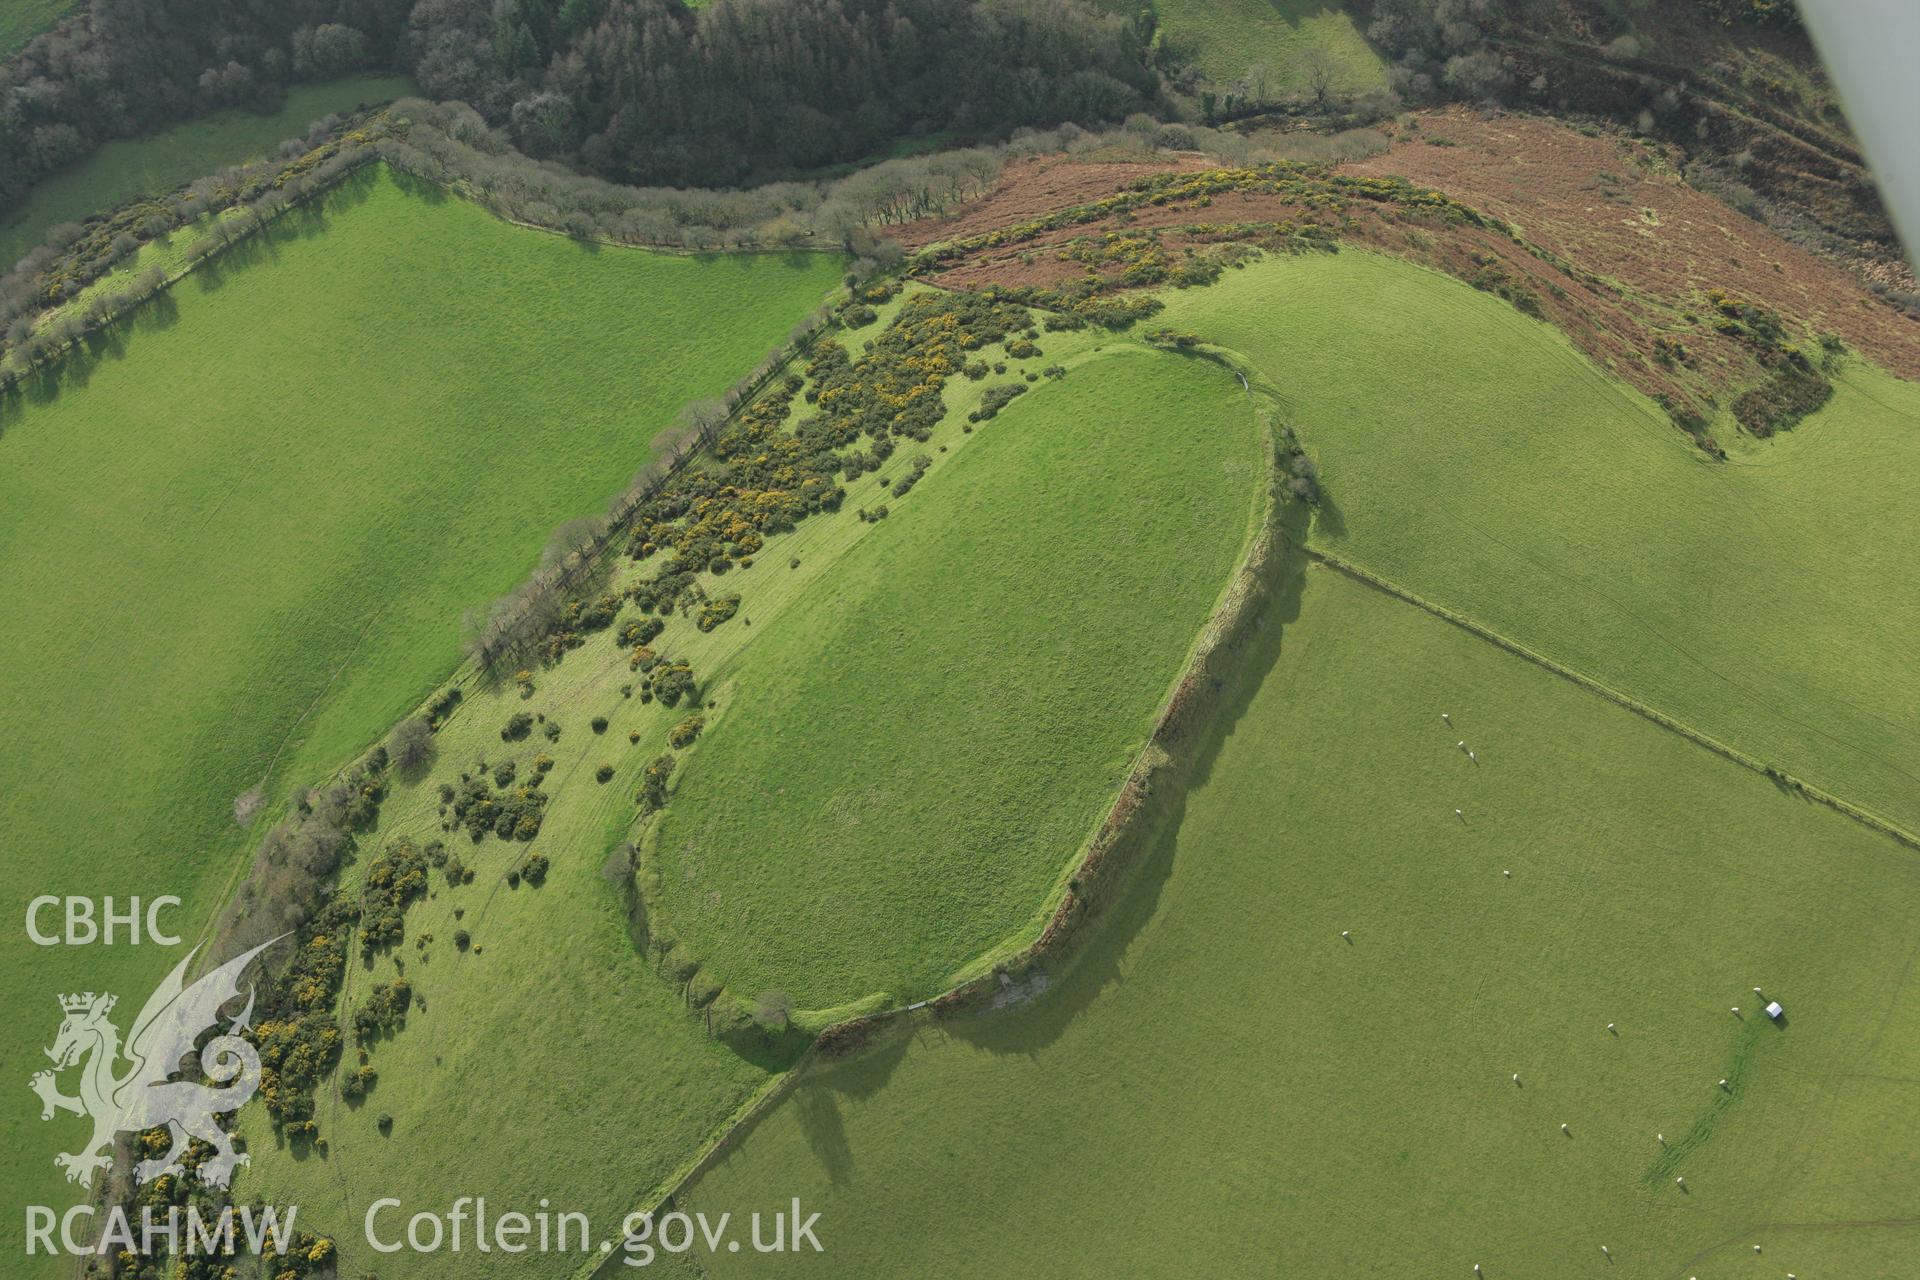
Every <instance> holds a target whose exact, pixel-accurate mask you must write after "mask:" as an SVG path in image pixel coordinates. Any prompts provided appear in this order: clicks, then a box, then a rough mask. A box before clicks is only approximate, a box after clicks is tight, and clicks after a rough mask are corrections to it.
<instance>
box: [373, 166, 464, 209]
mask: <svg viewBox="0 0 1920 1280" xmlns="http://www.w3.org/2000/svg"><path fill="white" fill-rule="evenodd" d="M387 176H388V177H389V178H390V179H391V180H392V181H393V185H394V186H396V187H398V188H400V190H401V191H402V192H403V193H405V194H407V195H410V196H413V197H414V198H415V199H418V200H425V201H426V202H427V203H428V204H445V203H446V202H447V201H449V200H451V199H452V198H453V196H452V195H451V194H450V193H449V192H448V191H447V189H446V188H445V187H443V186H441V185H440V184H439V183H437V182H429V181H427V180H426V179H425V178H418V177H415V176H414V175H413V174H411V173H406V172H404V171H402V170H399V169H392V168H389V169H388V170H387Z"/></svg>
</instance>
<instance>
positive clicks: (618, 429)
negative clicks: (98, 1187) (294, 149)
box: [0, 177, 838, 1251]
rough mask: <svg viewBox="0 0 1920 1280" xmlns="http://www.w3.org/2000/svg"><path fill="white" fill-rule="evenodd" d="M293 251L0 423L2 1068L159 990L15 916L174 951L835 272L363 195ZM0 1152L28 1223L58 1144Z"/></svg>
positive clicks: (194, 300)
mask: <svg viewBox="0 0 1920 1280" xmlns="http://www.w3.org/2000/svg"><path fill="white" fill-rule="evenodd" d="M294 225H296V224H293V223H290V224H289V226H290V227H292V226H294ZM297 225H298V227H299V231H298V233H297V234H295V233H294V232H293V231H291V230H289V231H288V232H287V233H285V234H277V235H276V236H275V237H274V238H273V239H271V240H270V241H266V242H262V243H261V244H259V245H258V246H255V247H253V248H252V249H250V250H249V252H251V253H252V254H253V255H254V256H256V257H258V258H259V259H260V261H259V262H257V263H254V264H252V265H235V264H226V265H223V266H221V267H220V268H219V269H217V270H214V271H209V272H206V273H203V274H200V275H196V276H194V277H190V278H189V279H187V280H186V281H184V282H182V283H181V284H179V285H178V286H176V287H175V288H174V290H173V291H172V293H171V294H170V295H169V296H168V297H166V298H164V299H162V300H161V301H160V302H159V303H158V304H156V305H153V306H150V307H148V308H147V309H145V310H144V311H143V312H141V313H140V314H139V315H138V316H137V317H136V318H135V319H134V320H133V321H132V322H131V325H130V327H129V328H126V329H121V330H116V332H115V334H114V336H113V337H112V339H111V341H110V343H108V344H107V345H106V346H105V347H103V348H102V349H100V350H99V352H98V353H97V354H94V355H91V356H86V357H82V358H79V359H77V360H76V361H73V362H70V363H69V364H67V365H65V366H63V367H62V369H61V371H60V382H61V384H62V385H61V386H60V387H59V389H58V390H57V392H51V393H49V392H47V391H46V390H45V389H44V388H40V389H37V391H36V394H35V395H32V396H25V397H18V398H15V399H11V400H8V401H6V402H5V403H4V405H0V432H3V433H4V434H0V546H4V547H5V548H6V553H5V554H4V555H0V609H3V610H4V612H5V614H6V616H7V618H8V624H7V626H6V627H5V629H4V634H0V667H4V669H5V671H6V672H7V676H6V683H5V687H4V690H3V691H0V722H4V723H5V724H6V725H7V727H8V729H9V731H10V732H11V733H12V735H13V741H14V746H13V748H12V749H10V750H8V751H6V752H5V753H0V831H4V836H3V837H0V841H3V843H0V850H3V851H4V854H3V857H0V865H3V866H4V869H5V872H6V881H7V885H8V890H7V897H6V900H5V910H6V911H7V912H8V913H9V916H10V918H11V919H12V920H13V921H14V922H15V927H14V928H13V929H12V930H11V931H10V932H9V934H8V935H7V937H6V939H5V940H4V942H3V943H0V957H3V958H4V968H0V973H3V974H4V977H5V979H6V982H5V986H6V992H7V994H6V996H5V1002H4V1004H0V1009H3V1010H4V1012H5V1014H6V1019H5V1020H6V1024H7V1028H8V1029H7V1031H6V1033H5V1039H4V1044H5V1046H6V1057H7V1059H8V1060H9V1061H12V1062H17V1063H24V1062H26V1061H27V1060H28V1059H31V1058H37V1057H38V1055H39V1049H40V1048H41V1047H42V1046H44V1045H45V1044H47V1043H49V1042H50V1041H51V1037H52V1035H53V1031H54V1028H55V1026H56V1025H57V1023H58V1012H59V1011H58V1008H57V1006H56V1004H55V1002H54V999H53V997H54V995H55V994H56V993H57V992H60V991H69V990H74V991H78V990H88V989H92V990H100V989H103V988H104V989H108V990H113V991H116V992H118V993H119V994H120V996H121V1007H122V1009H125V1010H127V1011H128V1014H129V1016H130V1015H131V1012H132V1011H134V1010H137V1009H138V1008H139V1005H140V1001H141V1000H142V999H143V998H144V996H145V995H146V993H147V992H148V991H149V990H151V985H152V983H153V982H154V981H156V980H157V979H158V978H159V976H160V975H161V974H163V973H164V972H165V971H166V969H167V968H169V967H170V966H171V965H172V963H173V962H174V961H175V960H176V959H177V958H178V957H177V955H175V954H173V953H171V952H168V951H165V950H163V949H159V948H153V947H143V948H138V949H132V948H127V947H125V946H116V947H114V948H112V949H111V950H106V949H101V948H93V949H81V948H64V949H49V950H42V949H40V948H36V947H33V946H31V945H29V944H28V943H27V941H26V939H25V937H24V936H23V934H22V931H21V929H20V928H19V927H18V926H19V922H20V921H21V920H22V918H23V916H24V911H25V907H26V903H27V901H28V899H30V898H31V897H33V896H35V895H38V894H45V893H53V894H67V893H74V894H84V895H94V896H97V895H102V894H113V895H115V896H117V897H123V898H124V897H125V896H126V895H131V894H140V895H143V896H147V897H152V896H156V895H160V894H177V895H180V896H182V897H184V898H185V899H186V900H187V905H186V907H185V909H184V910H183V911H182V912H181V913H179V914H178V915H176V916H175V917H174V919H173V920H172V921H171V922H170V923H173V924H174V925H176V926H179V927H181V928H182V931H184V932H185V933H186V934H187V935H188V936H189V937H192V936H193V935H194V934H195V933H196V932H197V930H198V928H199V925H200V923H201V922H202V921H203V920H204V919H205V918H206V917H207V916H208V915H209V914H210V913H211V912H212V910H213V909H214V908H215V907H216V906H217V901H216V899H217V897H218V895H219V893H220V891H221V889H222V886H223V885H225V884H226V882H227V880H228V878H229V876H230V874H231V873H232V872H233V871H234V870H235V867H236V863H237V861H238V859H239V858H240V856H241V854H242V853H243V851H244V849H245V847H246V845H247V843H248V837H247V835H246V833H244V832H242V831H241V830H239V829H238V828H236V826H235V825H234V821H233V817H232V804H233V801H234V798H235V797H236V796H237V795H239V794H240V793H242V792H244V791H247V790H248V789H249V788H252V787H254V786H256V785H264V786H265V788H266V791H267V794H268V796H269V797H270V798H271V800H272V801H273V802H274V803H275V804H278V803H279V801H280V800H281V799H282V798H283V797H284V796H285V795H286V794H287V790H288V788H289V787H291V786H294V785H306V784H310V783H313V782H316V781H318V780H320V779H322V778H324V777H325V776H327V774H328V773H330V772H331V770H332V769H334V768H335V767H336V766H337V765H338V764H339V763H340V762H341V761H343V760H344V759H346V758H347V757H349V756H350V755H351V754H353V753H356V752H358V751H359V750H361V749H362V748H364V747H365V746H366V745H367V744H368V743H370V742H372V741H374V740H375V739H376V738H377V737H378V736H379V735H381V734H383V733H385V731H386V729H387V727H388V726H389V725H390V724H391V723H392V722H393V721H394V720H395V719H396V718H397V717H398V716H399V715H401V714H403V713H404V712H406V711H407V710H408V709H409V708H411V707H412V706H413V705H414V703H415V701H416V700H417V699H418V698H419V697H421V696H422V695H423V694H424V693H425V692H426V691H427V690H428V689H430V688H431V687H432V686H433V685H434V684H435V683H436V682H438V681H439V680H441V679H442V678H444V677H445V675H446V674H447V673H448V671H449V670H450V669H451V668H452V667H453V666H454V664H455V662H456V660H457V658H458V656H459V643H460V634H459V618H460V615H461V612H462V611H463V610H464V609H465V608H467V607H469V606H471V605H474V604H478V603H481V602H484V601H486V600H488V599H489V598H491V597H492V596H494V595H496V594H498V593H499V592H501V591H503V590H505V589H506V588H507V587H509V586H510V585H512V584H513V583H514V581H515V580H517V579H518V578H519V577H520V576H521V575H523V574H524V573H525V572H526V570H527V569H528V567H529V565H530V562H531V561H532V559H533V557H534V556H535V555H536V554H537V551H538V549H539V547H540V544H541V542H542V540H543V538H544V536H545V533H546V531H547V530H549V529H551V528H552V527H553V526H554V525H555V524H556V523H558V522H559V521H561V520H562V519H565V518H568V517H570V516H573V515H577V514H580V513H581V512H583V511H588V510H592V509H594V508H596V507H597V506H598V505H599V503H600V502H601V501H602V500H603V499H604V498H605V497H606V495H607V494H609V493H610V492H612V491H613V490H615V489H617V488H618V487H619V486H620V485H621V484H622V483H624V481H625V479H626V478H627V477H628V476H629V475H630V474H631V473H632V471H633V470H634V469H635V468H636V467H637V466H638V465H640V464H641V463H643V462H644V461H645V460H646V456H647V452H646V450H647V441H648V440H649V439H650V437H651V436H652V435H653V433H654V432H655V431H656V430H658V429H659V427H660V426H661V425H662V424H664V423H666V422H668V421H670V420H671V417H672V415H673V413H674V411H675V410H676V408H677V407H678V406H679V405H680V404H681V403H683V402H684V401H685V400H687V399H689V398H692V397H696V396H702V395H712V394H715V393H716V392H718V391H719V390H720V389H722V388H723V387H725V386H726V385H727V384H728V383H729V382H730V381H731V380H732V379H733V378H734V377H736V376H737V375H738V373H739V371H740V370H741V369H743V368H748V367H751V365H752V364H753V362H754V360H755V359H757V358H758V356H759V355H760V353H761V352H763V351H764V350H766V348H767V347H768V346H770V345H772V344H774V343H775V342H777V341H778V340H779V339H780V338H781V337H782V335H784V333H785V332H786V330H787V328H788V326H789V325H791V324H792V323H793V321H794V320H795V319H796V318H798V317H799V316H800V315H802V314H804V313H805V312H806V311H807V310H808V309H809V308H810V307H812V306H814V305H815V304H816V303H817V302H818V301H819V299H820V298H821V296H822V295H823V294H824V292H825V291H826V290H828V289H829V288H831V287H832V286H833V284H834V283H835V277H836V273H837V271H838V264H837V263H836V261H835V260H833V259H832V258H830V257H828V256H825V255H810V256H804V257H795V258H791V259H788V258H777V257H771V256H766V257H742V258H733V259H701V258H693V257H675V256H665V255H655V254H648V253H641V252H627V251H617V250H601V251H589V250H587V249H583V248H582V247H580V246H579V245H576V244H574V243H572V242H569V241H567V240H564V239H561V238H558V237H554V236H547V235H541V234H536V233H532V232H527V231H522V230H519V229H517V228H513V227H510V226H508V225H506V224H504V223H502V222H499V221H498V220H496V219H494V218H492V217H491V216H490V215H488V214H486V213H484V212H483V211H481V210H479V209H478V208H476V207H474V206H472V205H469V204H466V203H464V202H460V201H457V200H449V199H444V198H441V199H427V198H422V197H419V196H415V195H409V194H406V193H403V191H402V190H401V188H400V187H399V186H398V185H396V184H395V183H394V182H393V181H392V180H391V179H388V178H385V177H378V178H373V179H371V180H367V181H362V182H360V183H359V184H357V185H356V186H355V187H354V188H353V189H351V190H350V191H347V192H344V193H342V194H341V195H339V196H338V197H337V198H335V199H334V200H333V201H332V202H331V203H330V204H329V206H328V208H327V209H326V211H325V215H324V217H323V218H321V219H319V220H317V221H316V220H314V219H303V220H301V221H300V222H299V223H298V224H297ZM49 395H50V397H51V398H48V397H49ZM23 1070H24V1068H23ZM22 1083H23V1084H24V1076H23V1079H22ZM0 1133H4V1136H5V1150H6V1152H7V1157H6V1165H5V1168H6V1171H7V1174H8V1186H9V1191H10V1193H11V1195H10V1199H9V1203H18V1202H20V1201H25V1202H33V1203H47V1204H59V1203H62V1201H61V1199H60V1197H61V1196H62V1195H63V1194H64V1193H63V1191H62V1189H61V1186H62V1184H61V1183H60V1181H59V1179H58V1175H57V1174H55V1172H54V1170H53V1165H52V1157H53V1153H54V1152H55V1151H56V1150H71V1149H72V1146H73V1145H75V1144H77V1143H78V1142H79V1140H80V1137H81V1135H80V1134H79V1132H78V1122H77V1121H71V1120H64V1119H63V1120H62V1121H60V1122H59V1123H50V1124H47V1125H45V1126H42V1125H40V1123H39V1121H38V1118H37V1112H36V1111H35V1110H34V1109H32V1108H30V1107H27V1106H20V1107H14V1108H10V1109H8V1111H7V1112H6V1114H5V1117H4V1119H0ZM14 1197H17V1200H16V1199H14ZM21 1221H22V1215H21V1214H20V1213H19V1212H17V1211H16V1210H15V1209H13V1208H9V1209H8V1211H7V1212H6V1213H5V1214H4V1215H0V1251H12V1250H15V1249H16V1248H17V1245H18V1238H17V1236H16V1235H14V1234H13V1233H15V1232H17V1231H18V1230H19V1229H20V1223H21Z"/></svg>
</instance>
